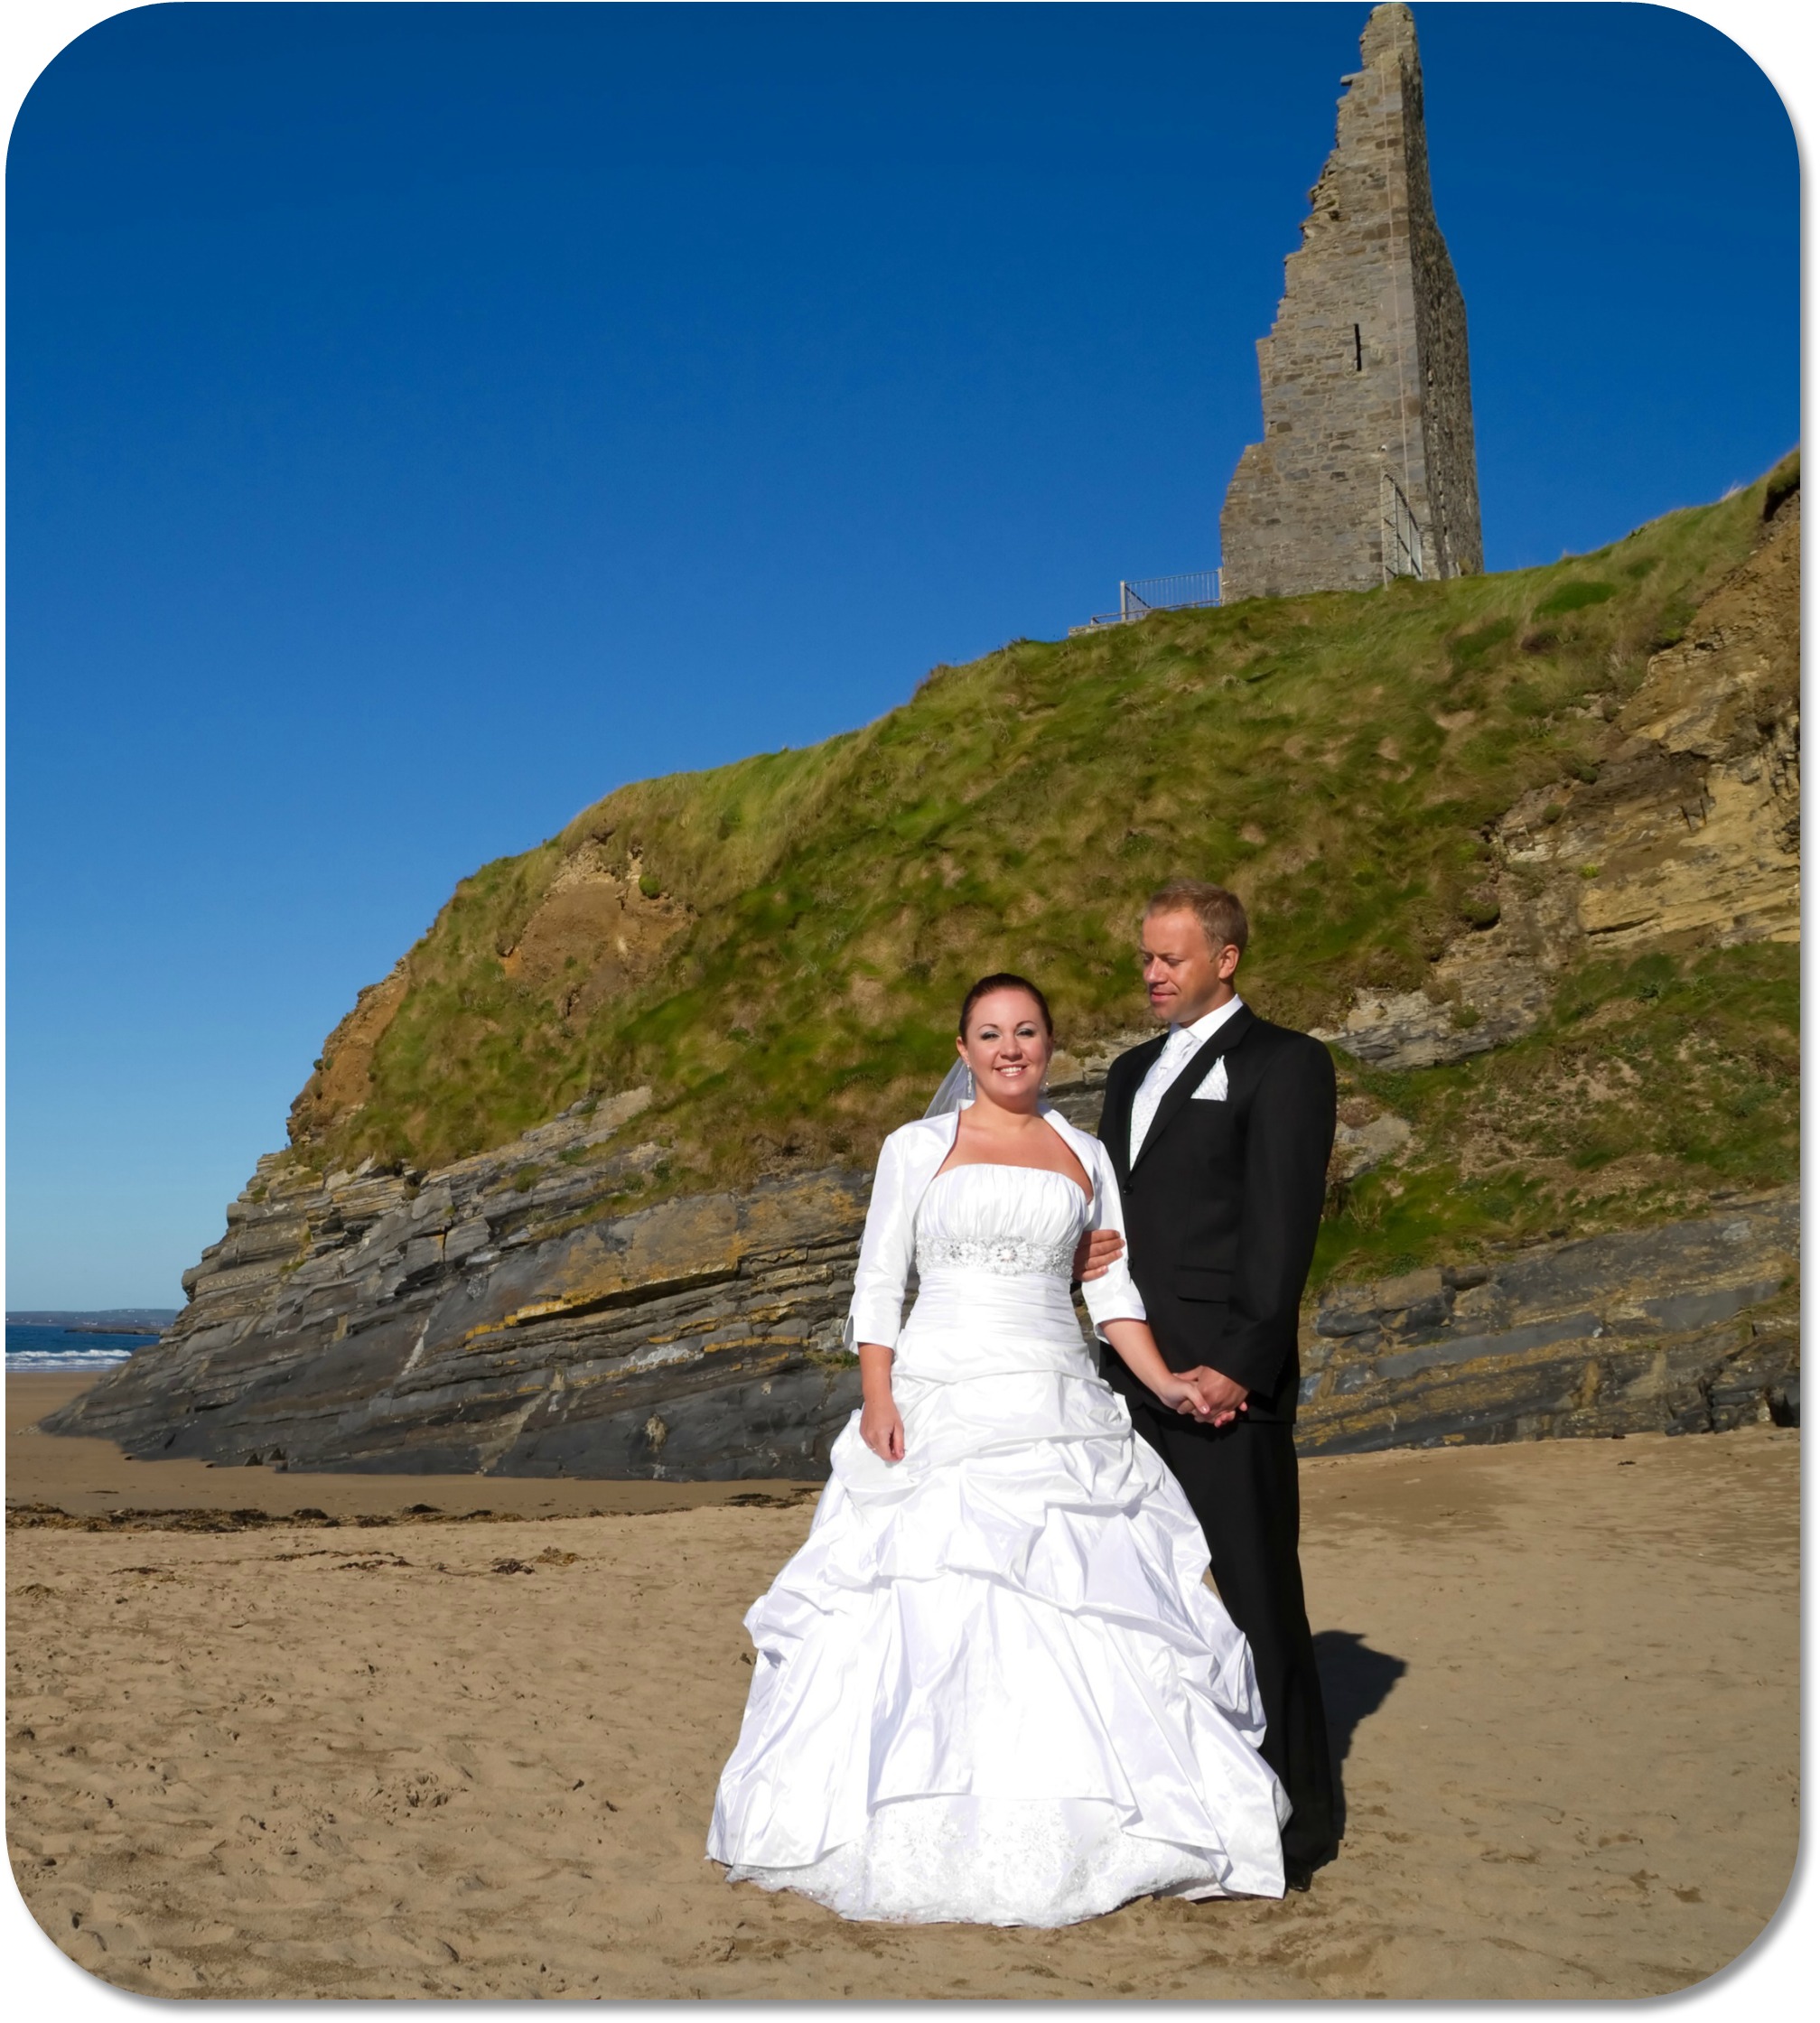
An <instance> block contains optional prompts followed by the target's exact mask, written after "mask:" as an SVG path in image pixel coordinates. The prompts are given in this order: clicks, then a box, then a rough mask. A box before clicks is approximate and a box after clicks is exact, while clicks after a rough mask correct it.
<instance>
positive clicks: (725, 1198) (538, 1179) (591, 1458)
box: [47, 1092, 867, 1480]
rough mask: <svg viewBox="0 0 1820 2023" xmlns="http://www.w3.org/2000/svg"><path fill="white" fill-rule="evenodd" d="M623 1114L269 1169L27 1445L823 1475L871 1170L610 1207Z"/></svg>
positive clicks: (476, 1465) (458, 1465) (360, 1464)
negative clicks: (391, 1170)
mask: <svg viewBox="0 0 1820 2023" xmlns="http://www.w3.org/2000/svg"><path fill="white" fill-rule="evenodd" d="M639 1095H642V1092H639ZM639 1107H640V1105H639V1102H638V1101H637V1100H636V1099H635V1098H621V1102H620V1104H619V1105H618V1108H617V1111H615V1110H614V1109H613V1108H612V1107H611V1106H607V1105H602V1108H601V1109H600V1110H599V1111H597V1112H595V1113H594V1114H592V1115H590V1114H579V1113H578V1114H573V1115H570V1116H566V1117H563V1118H559V1119H557V1120H556V1122H555V1123H551V1124H546V1125H545V1126H543V1127H541V1128H540V1129H539V1130H537V1131H534V1132H527V1133H526V1134H525V1135H524V1137H523V1138H521V1139H520V1140H519V1141H518V1142H517V1144H515V1145H512V1146H508V1147H506V1148H504V1149H502V1150H501V1151H498V1152H493V1153H490V1154H488V1155H486V1156H484V1157H481V1158H477V1159H471V1160H466V1161H462V1163H461V1164H459V1165H456V1166H452V1167H447V1168H444V1169H443V1170H439V1171H436V1172H434V1173H429V1174H415V1175H402V1176H400V1175H378V1174H371V1173H366V1172H360V1173H352V1174H334V1175H331V1176H330V1177H329V1178H328V1179H325V1180H318V1179H314V1178H313V1177H311V1178H308V1179H301V1178H299V1177H297V1176H296V1175H295V1174H294V1172H293V1171H292V1170H290V1168H289V1164H288V1161H286V1159H285V1157H284V1156H283V1155H275V1156H273V1157H272V1158H269V1159H266V1160H262V1161H260V1171H259V1174H258V1175H257V1177H256V1178H255V1179H254V1181H253V1183H252V1185H251V1186H250V1187H249V1188H248V1189H247V1191H246V1192H245V1193H244V1194H243V1195H242V1196H241V1197H240V1198H239V1199H238V1201H236V1202H235V1203H234V1204H233V1205H232V1206H231V1207H229V1213H228V1222H229V1226H228V1234H227V1235H226V1236H225V1237H224V1238H223V1239H222V1241H221V1242H220V1243H219V1244H217V1245H214V1247H213V1248H212V1249H211V1250H210V1252H209V1253H207V1254H205V1256H204V1257H203V1259H202V1261H201V1263H200V1264H198V1265H197V1266H196V1267H195V1269H194V1270H193V1271H192V1272H191V1273H188V1274H186V1278H185V1287H186V1290H187V1291H189V1292H190V1294H191V1305H190V1306H189V1308H188V1309H187V1310H186V1311H185V1312H184V1313H183V1315H182V1317H181V1318H180V1319H179V1320H178V1322H177V1324H176V1326H175V1327H174V1328H173V1329H172V1330H171V1332H170V1333H169V1334H168V1335H167V1336H166V1337H165V1338H163V1341H162V1342H160V1343H159V1344H158V1345H157V1346H156V1347H154V1348H151V1349H148V1350H145V1352H143V1353H142V1354H140V1355H138V1356H134V1357H133V1358H132V1360H131V1361H130V1362H127V1363H125V1364H122V1365H121V1366H119V1367H118V1368H117V1370H115V1371H114V1372H112V1373H111V1374H110V1375H108V1376H107V1378H105V1379H104V1380H103V1381H102V1382H101V1383H100V1384H98V1385H97V1386H96V1387H95V1388H94V1390H92V1391H90V1392H89V1393H88V1394H85V1395H84V1396H83V1397H81V1398H79V1399H78V1400H77V1401H76V1402H75V1403H74V1404H73V1405H72V1406H70V1407H69V1408H68V1409H66V1410H65V1411H64V1412H61V1413H59V1414H58V1415H57V1416H56V1417H55V1418H54V1419H53V1420H51V1421H50V1422H47V1426H48V1430H50V1431H53V1432H79V1433H88V1434H95V1435H99V1436H100V1437H102V1438H106V1439H111V1440H118V1441H119V1443H120V1445H121V1446H122V1448H123V1449H124V1450H126V1452H127V1453H128V1454H131V1455H134V1456H136V1457H140V1458H145V1459H155V1458H158V1457H162V1456H191V1457H195V1458H199V1459H205V1460H210V1461H215V1462H229V1463H239V1462H248V1463H251V1462H265V1463H274V1462H282V1463H284V1464H285V1465H286V1466H289V1467H295V1468H352V1469H377V1470H381V1471H394V1472H396V1471H415V1470H422V1471H425V1472H429V1473H437V1472H446V1471H457V1472H480V1473H486V1474H502V1475H571V1476H593V1477H616V1478H622V1477H649V1478H659V1479H661V1478H673V1479H680V1480H687V1479H698V1480H699V1479H716V1480H725V1479H739V1478H748V1477H797V1478H801V1477H807V1476H816V1475H819V1474H824V1473H826V1466H827V1448H828V1442H829V1440H831V1439H832V1437H833V1435H834V1433H835V1431H838V1429H839V1427H840V1426H841V1425H842V1424H843V1423H844V1422H845V1419H846V1417H847V1414H848V1413H849V1412H851V1411H852V1409H853V1407H854V1404H855V1403H857V1402H858V1396H859V1384H858V1375H857V1371H856V1370H855V1369H854V1367H853V1366H852V1365H851V1364H850V1363H848V1361H847V1360H846V1359H845V1357H844V1356H841V1355H840V1353H839V1347H840V1337H841V1329H842V1325H843V1323H844V1321H845V1313H846V1303H847V1298H848V1292H849V1289H850V1287H851V1283H852V1277H853V1266H854V1258H855V1256H856V1254H857V1252H858V1246H859V1235H860V1230H861V1227H862V1226H863V1220H864V1212H865V1196H866V1186H867V1182H866V1179H865V1177H864V1176H863V1175H859V1174H854V1173H848V1172H842V1171H838V1170H835V1171H829V1172H825V1173H817V1174H813V1175H810V1176H808V1177H807V1178H805V1179H796V1180H791V1181H789V1182H774V1183H764V1184H761V1185H760V1186H758V1187H756V1188H753V1189H750V1190H748V1191H746V1192H743V1193H741V1194H738V1195H732V1194H720V1195H706V1196H695V1197H691V1198H682V1199H677V1200H670V1201H666V1202H661V1203H659V1204H658V1205H657V1206H655V1207H649V1208H645V1209H633V1210H632V1211H631V1212H630V1213H621V1214H618V1215H615V1214H614V1213H613V1209H614V1207H615V1197H616V1196H621V1197H622V1196H623V1195H624V1194H625V1192H626V1190H627V1189H628V1186H629V1183H630V1181H632V1180H633V1179H636V1177H637V1176H638V1174H639V1172H640V1171H641V1170H645V1169H648V1168H649V1166H650V1164H651V1163H652V1162H653V1161H654V1160H655V1158H656V1157H657V1148H656V1147H655V1146H651V1145H633V1146H631V1147H630V1148H629V1149H627V1150H624V1151H614V1150H612V1149H611V1140H612V1137H613V1135H614V1134H615V1133H616V1132H617V1131H618V1130H620V1129H621V1128H622V1127H623V1125H624V1124H625V1123H628V1122H629V1121H630V1114H629V1113H635V1112H636V1110H637V1109H638V1108H639ZM570 1161H573V1163H570Z"/></svg>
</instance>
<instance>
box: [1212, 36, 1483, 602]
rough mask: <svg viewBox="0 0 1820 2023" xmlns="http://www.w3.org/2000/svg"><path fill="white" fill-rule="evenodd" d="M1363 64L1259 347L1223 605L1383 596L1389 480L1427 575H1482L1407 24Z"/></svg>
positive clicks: (1458, 321)
mask: <svg viewBox="0 0 1820 2023" xmlns="http://www.w3.org/2000/svg"><path fill="white" fill-rule="evenodd" d="M1359 50H1360V58H1361V64H1362V67H1361V69H1360V70H1358V71H1357V72H1355V73H1354V74H1353V75H1352V76H1350V77H1349V78H1348V79H1347V80H1346V82H1347V86H1348V89H1347V92H1346V96H1345V97H1344V98H1342V99H1341V100H1340V101H1339V121H1338V131H1337V135H1336V141H1335V145H1334V150H1333V153H1332V154H1330V156H1329V157H1328V161H1327V165H1326V167H1325V168H1324V169H1323V170H1322V171H1321V180H1320V181H1319V182H1317V183H1316V184H1315V186H1314V188H1313V189H1312V190H1311V191H1310V192H1309V203H1310V207H1311V209H1310V213H1309V216H1308V219H1307V220H1306V221H1305V222H1304V224H1303V226H1302V246H1301V248H1300V250H1299V251H1297V252H1294V253H1292V254H1291V255H1290V256H1289V257H1288V259H1287V260H1286V261H1285V262H1284V287H1283V301H1282V303H1281V304H1280V306H1279V308H1278V311H1277V315H1276V322H1275V323H1274V325H1273V327H1272V330H1271V333H1270V335H1269V336H1268V337H1266V338H1264V339H1261V340H1259V343H1258V347H1257V353H1258V375H1259V378H1260V381H1261V384H1262V389H1263V396H1264V440H1263V441H1262V442H1261V443H1253V444H1251V445H1250V446H1249V447H1248V448H1247V449H1246V451H1245V452H1244V454H1243V455H1242V456H1241V458H1240V459H1239V464H1238V470H1237V474H1236V475H1235V477H1234V478H1233V480H1232V485H1231V488H1230V489H1229V490H1228V492H1227V499H1226V507H1225V510H1224V512H1223V514H1222V515H1221V519H1220V535H1221V548H1222V557H1223V563H1224V568H1225V585H1224V596H1225V600H1226V601H1227V602H1228V603H1233V602H1237V601H1239V600H1240V599H1243V598H1246V597H1280V596H1291V595H1294V594H1297V593H1299V592H1304V591H1313V590H1368V589H1371V588H1373V587H1374V586H1376V585H1377V584H1378V583H1381V582H1382V581H1383V580H1384V575H1385V573H1386V553H1385V532H1384V527H1385V503H1386V493H1385V489H1384V478H1385V474H1386V472H1387V473H1388V474H1389V475H1390V476H1391V477H1392V478H1394V479H1395V481H1396V482H1397V484H1398V485H1400V486H1401V488H1402V490H1403V494H1404V496H1405V499H1406V500H1407V501H1408V505H1409V508H1410V509H1411V511H1412V512H1413V514H1414V518H1415V520H1416V522H1417V524H1418V526H1419V527H1420V529H1421V536H1422V546H1423V572H1422V573H1423V574H1424V575H1426V576H1430V577H1442V576H1455V575H1463V574H1470V573H1475V572H1476V571H1478V570H1479V568H1480V567H1481V566H1482V554H1481V545H1480V540H1479V482H1478V477H1477V471H1476V465H1475V462H1474V458H1473V448H1472V394H1471V385H1470V375H1469V371H1468V366H1467V343H1466V307H1465V303H1464V301H1463V300H1462V298H1461V292H1460V284H1459V282H1458V281H1457V280H1456V278H1455V276H1454V273H1453V266H1452V263H1451V260H1450V259H1449V258H1448V255H1447V247H1446V244H1445V242H1444V241H1443V240H1442V236H1441V229H1440V227H1439V226H1438V225H1437V224H1436V222H1435V218H1434V206H1433V197H1432V194H1431V191H1430V188H1429V179H1428V145H1427V139H1426V134H1425V130H1424V126H1423V106H1422V66H1421V61H1420V59H1419V57H1418V55H1417V52H1416V46H1415V25H1414V19H1413V17H1412V16H1411V14H1410V12H1409V9H1408V8H1407V7H1405V6H1402V5H1391V6H1381V7H1378V8H1376V9H1375V10H1374V11H1373V13H1372V15H1371V18H1370V20H1369V21H1368V22H1367V25H1366V29H1365V33H1364V36H1363V38H1362V39H1361V42H1360V44H1359ZM1392 573H1396V570H1395V564H1394V562H1393V564H1392Z"/></svg>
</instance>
